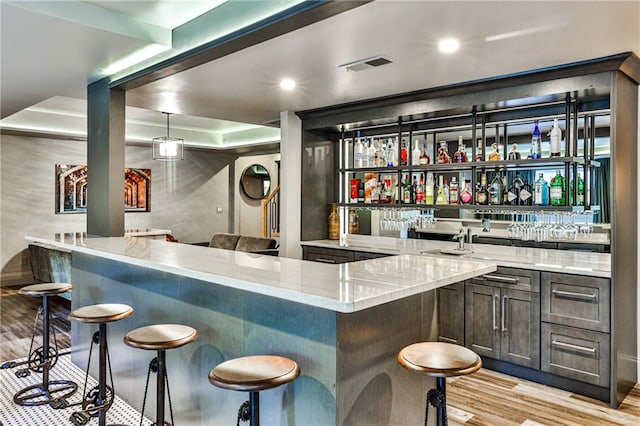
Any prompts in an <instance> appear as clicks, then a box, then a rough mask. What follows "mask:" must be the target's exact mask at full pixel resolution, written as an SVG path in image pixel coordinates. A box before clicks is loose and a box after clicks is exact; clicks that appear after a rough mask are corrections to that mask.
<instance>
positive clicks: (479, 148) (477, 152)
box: [475, 139, 484, 161]
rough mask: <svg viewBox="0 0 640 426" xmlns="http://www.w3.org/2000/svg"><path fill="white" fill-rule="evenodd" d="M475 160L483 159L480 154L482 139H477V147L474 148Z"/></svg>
mask: <svg viewBox="0 0 640 426" xmlns="http://www.w3.org/2000/svg"><path fill="white" fill-rule="evenodd" d="M475 161H484V156H483V155H482V139H478V148H476V158H475Z"/></svg>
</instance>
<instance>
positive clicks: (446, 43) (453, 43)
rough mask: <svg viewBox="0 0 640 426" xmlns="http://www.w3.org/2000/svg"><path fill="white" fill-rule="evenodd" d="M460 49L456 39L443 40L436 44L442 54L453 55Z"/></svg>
mask: <svg viewBox="0 0 640 426" xmlns="http://www.w3.org/2000/svg"><path fill="white" fill-rule="evenodd" d="M459 48H460V41H459V40H458V39H457V38H443V39H441V40H440V41H439V42H438V49H440V52H442V53H453V52H455V51H457V50H458V49H459Z"/></svg>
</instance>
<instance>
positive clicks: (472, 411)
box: [0, 287, 640, 426]
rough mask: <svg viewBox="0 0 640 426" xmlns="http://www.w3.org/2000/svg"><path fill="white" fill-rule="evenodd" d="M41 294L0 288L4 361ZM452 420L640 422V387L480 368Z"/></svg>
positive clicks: (460, 392)
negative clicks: (590, 390) (582, 385)
mask: <svg viewBox="0 0 640 426" xmlns="http://www.w3.org/2000/svg"><path fill="white" fill-rule="evenodd" d="M39 305H40V299H38V298H33V297H28V296H22V295H20V294H19V293H18V288H12V287H8V288H7V287H5V288H0V362H3V361H7V360H11V359H15V358H21V357H24V356H25V355H26V354H27V353H28V352H29V344H30V342H31V329H32V327H33V322H34V318H35V312H36V310H37V308H38V306H39ZM50 305H51V311H52V312H53V315H54V317H55V318H54V320H53V324H54V327H56V331H58V346H59V348H60V349H62V348H68V347H69V346H70V324H69V321H68V320H67V316H68V314H69V302H68V301H67V300H65V299H61V298H58V297H53V298H51V304H50ZM447 404H448V415H449V424H450V425H451V426H455V425H476V426H509V425H522V426H539V425H547V426H551V425H553V426H561V425H568V426H604V425H612V426H615V425H624V426H640V386H638V385H636V387H635V388H634V390H633V392H632V393H631V394H630V395H629V396H628V397H627V398H626V399H625V400H624V402H623V403H622V405H621V406H620V407H619V408H618V409H615V410H614V409H612V408H610V407H609V405H608V404H605V403H604V402H600V401H597V400H593V399H590V398H586V397H583V396H580V395H576V394H572V393H570V392H565V391H562V390H559V389H555V388H551V387H548V386H544V385H539V384H537V383H533V382H529V381H526V380H520V379H517V378H514V377H511V376H507V375H504V374H500V373H496V372H493V371H490V370H485V369H482V370H480V371H479V372H477V373H475V374H472V375H470V376H465V377H459V378H455V379H453V380H448V381H447Z"/></svg>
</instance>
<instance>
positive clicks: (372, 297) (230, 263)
mask: <svg viewBox="0 0 640 426" xmlns="http://www.w3.org/2000/svg"><path fill="white" fill-rule="evenodd" d="M25 239H26V240H28V241H33V242H40V243H46V244H51V245H54V246H57V247H60V248H64V249H67V250H71V251H75V252H78V253H84V254H88V255H91V256H95V257H98V258H104V259H110V260H115V261H118V262H123V263H127V264H131V265H135V266H140V267H145V268H149V269H153V270H157V271H162V272H167V273H171V274H175V275H179V276H183V277H188V278H192V279H196V280H200V281H204V282H210V283H214V284H217V285H223V286H227V287H231V288H236V289H239V290H244V291H248V292H252V293H256V294H261V295H265V296H271V297H276V298H279V299H284V300H289V301H292V302H296V303H300V304H304V305H309V306H315V307H318V308H322V309H327V310H331V311H335V312H341V313H353V312H357V311H361V310H364V309H367V308H371V307H374V306H378V305H382V304H384V303H388V302H391V301H395V300H399V299H402V298H405V297H409V296H412V295H415V294H419V293H423V292H425V291H430V290H434V289H436V288H439V287H443V286H446V285H449V284H453V283H456V282H460V281H464V280H467V279H470V278H473V277H475V276H479V275H483V274H487V273H491V272H494V271H495V270H496V264H495V263H494V262H489V261H482V260H469V259H464V260H456V259H452V260H449V259H447V260H446V261H445V260H443V259H441V258H437V257H429V256H420V255H418V256H414V255H405V256H394V257H388V258H380V259H370V260H366V261H362V262H357V264H342V265H330V264H322V263H317V262H309V261H303V260H298V259H288V258H279V257H273V256H264V255H256V254H251V253H244V252H235V251H229V250H219V249H212V248H209V247H199V246H192V245H186V244H179V243H170V242H165V241H163V240H149V239H145V238H135V237H111V238H109V237H88V238H83V239H81V240H75V239H70V240H69V241H60V240H56V237H55V236H47V237H41V236H26V237H25Z"/></svg>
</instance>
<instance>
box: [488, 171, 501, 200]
mask: <svg viewBox="0 0 640 426" xmlns="http://www.w3.org/2000/svg"><path fill="white" fill-rule="evenodd" d="M489 204H491V205H493V206H499V205H500V204H502V177H501V176H500V172H498V171H497V170H496V175H495V176H494V178H493V180H492V181H491V185H490V186H489Z"/></svg>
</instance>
